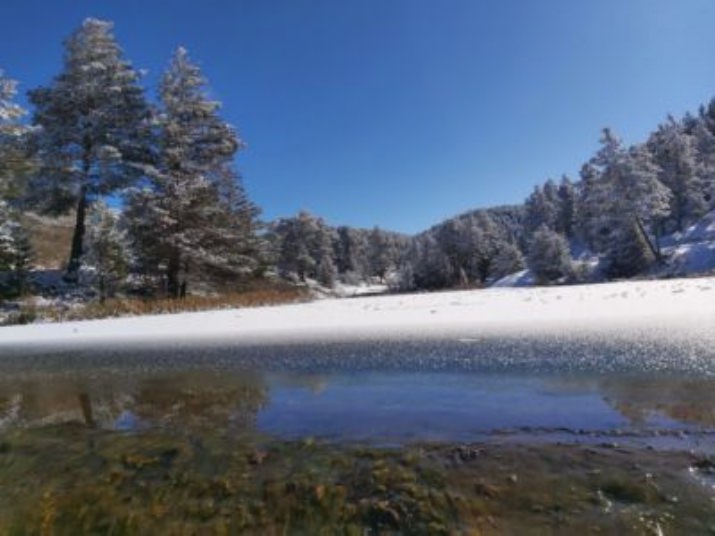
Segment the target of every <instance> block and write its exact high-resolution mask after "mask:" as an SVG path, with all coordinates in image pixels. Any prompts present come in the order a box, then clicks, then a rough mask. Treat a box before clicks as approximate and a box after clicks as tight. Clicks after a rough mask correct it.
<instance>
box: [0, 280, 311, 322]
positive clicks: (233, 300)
mask: <svg viewBox="0 0 715 536" xmlns="http://www.w3.org/2000/svg"><path fill="white" fill-rule="evenodd" d="M308 300H310V293H309V292H308V290H307V289H305V288H302V287H295V286H291V285H288V284H283V283H269V282H263V283H256V284H254V285H253V286H251V287H249V288H247V289H244V290H241V291H235V290H234V291H229V292H223V293H216V294H211V295H190V296H187V297H185V298H182V299H169V298H138V297H117V298H110V299H107V300H105V301H104V302H103V303H102V302H99V301H90V302H87V303H83V304H78V305H76V306H74V307H71V308H67V307H61V306H54V305H31V304H30V305H23V306H22V307H21V308H20V309H19V310H17V311H15V312H12V313H11V314H9V315H8V316H6V317H5V319H4V320H2V319H0V326H10V325H18V324H30V323H32V322H34V321H35V320H37V319H40V320H44V321H51V322H67V321H73V320H97V319H102V318H115V317H120V316H141V315H159V314H170V313H184V312H195V311H209V310H215V309H233V308H244V307H262V306H270V305H283V304H288V303H299V302H305V301H308Z"/></svg>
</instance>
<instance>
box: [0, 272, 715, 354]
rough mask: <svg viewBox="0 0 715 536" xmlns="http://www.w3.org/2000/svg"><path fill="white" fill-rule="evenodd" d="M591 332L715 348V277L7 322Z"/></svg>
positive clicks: (233, 334)
mask: <svg viewBox="0 0 715 536" xmlns="http://www.w3.org/2000/svg"><path fill="white" fill-rule="evenodd" d="M569 334H581V335H583V334H589V335H590V336H595V337H596V338H597V339H600V340H607V339H608V338H609V337H611V336H621V335H623V334H626V335H629V336H631V335H632V336H634V337H641V336H647V337H651V338H652V337H655V338H662V339H665V340H668V341H670V342H671V343H672V342H673V341H683V344H685V343H686V342H687V341H693V340H697V341H699V347H701V348H702V347H707V348H711V349H712V348H715V278H701V279H670V280H659V281H638V282H621V283H608V284H599V285H582V286H570V287H551V288H491V289H486V290H469V291H455V292H440V293H430V294H405V295H387V296H371V297H365V298H355V299H325V300H319V301H315V302H312V303H303V304H295V305H284V306H276V307H261V308H255V309H236V310H222V311H211V312H200V313H183V314H176V315H162V316H144V317H131V318H119V319H108V320H95V321H83V322H68V323H59V324H34V325H28V326H12V327H3V328H0V355H2V353H3V348H5V351H6V352H7V351H9V350H8V349H9V348H11V347H17V346H24V347H31V346H35V347H40V346H51V347H53V348H61V347H65V346H67V347H69V346H73V345H77V344H99V345H105V344H117V345H124V344H128V343H143V342H147V343H151V342H171V343H182V342H202V341H207V342H208V341H211V342H215V341H226V342H230V343H232V344H237V345H238V344H243V343H246V344H248V343H250V344H256V343H270V344H272V343H276V342H281V343H283V342H318V343H319V342H321V341H330V340H341V341H343V340H362V339H365V338H367V339H375V340H384V339H391V338H401V337H408V338H430V337H435V338H444V337H448V338H452V339H453V340H455V338H456V340H465V341H470V340H478V339H479V338H480V337H486V336H501V335H515V336H524V335H526V336H531V335H535V336H540V335H558V336H559V337H562V336H568V335H569Z"/></svg>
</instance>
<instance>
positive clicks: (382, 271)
mask: <svg viewBox="0 0 715 536" xmlns="http://www.w3.org/2000/svg"><path fill="white" fill-rule="evenodd" d="M368 252H369V257H370V275H372V276H375V277H378V278H379V279H380V281H383V282H384V281H385V277H386V276H387V273H388V272H389V271H390V270H394V269H395V267H396V266H397V260H398V256H399V252H398V250H397V246H396V244H395V243H394V241H393V240H392V239H391V237H390V236H389V234H388V233H386V232H385V231H383V230H382V229H380V228H379V227H375V228H373V230H372V231H371V232H370V235H369V237H368Z"/></svg>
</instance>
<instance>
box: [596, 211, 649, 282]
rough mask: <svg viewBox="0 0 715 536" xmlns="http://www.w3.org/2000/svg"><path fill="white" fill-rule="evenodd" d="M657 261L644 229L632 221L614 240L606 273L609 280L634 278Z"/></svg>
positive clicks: (608, 256)
mask: <svg viewBox="0 0 715 536" xmlns="http://www.w3.org/2000/svg"><path fill="white" fill-rule="evenodd" d="M655 260H656V258H655V254H654V253H653V251H652V249H651V248H650V247H649V245H648V239H647V237H646V236H645V233H644V232H643V229H642V228H641V227H639V226H638V225H637V224H636V222H635V221H631V224H630V226H628V227H625V228H622V229H619V231H618V233H617V234H616V235H615V236H614V237H613V238H612V242H611V247H610V249H609V252H608V255H607V256H606V263H605V271H606V274H607V275H608V277H609V278H618V277H632V276H634V275H638V274H640V273H642V272H644V271H645V270H647V269H648V268H649V267H650V266H652V264H653V263H654V262H655Z"/></svg>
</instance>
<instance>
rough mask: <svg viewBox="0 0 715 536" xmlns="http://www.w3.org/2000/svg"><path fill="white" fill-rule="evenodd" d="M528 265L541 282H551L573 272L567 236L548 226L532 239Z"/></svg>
mask: <svg viewBox="0 0 715 536" xmlns="http://www.w3.org/2000/svg"><path fill="white" fill-rule="evenodd" d="M527 265H528V267H529V269H530V270H531V271H532V272H534V276H535V277H536V279H537V281H538V282H539V283H551V282H553V281H556V280H558V279H561V278H562V277H565V276H568V275H569V274H570V273H571V270H572V265H571V254H570V253H569V246H568V242H567V241H566V238H564V236H563V235H560V234H559V233H556V232H554V231H552V230H550V229H549V228H547V227H546V226H544V227H541V228H540V229H538V230H537V231H536V232H535V233H534V236H533V238H532V240H531V248H530V249H529V256H528V257H527Z"/></svg>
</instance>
